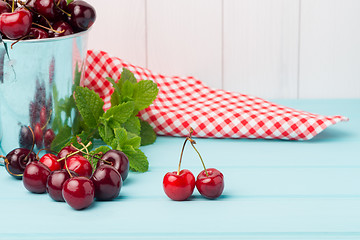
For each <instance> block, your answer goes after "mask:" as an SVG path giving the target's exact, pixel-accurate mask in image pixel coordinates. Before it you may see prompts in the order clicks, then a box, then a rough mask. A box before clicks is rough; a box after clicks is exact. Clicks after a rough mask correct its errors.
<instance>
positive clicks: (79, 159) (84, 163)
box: [63, 155, 92, 177]
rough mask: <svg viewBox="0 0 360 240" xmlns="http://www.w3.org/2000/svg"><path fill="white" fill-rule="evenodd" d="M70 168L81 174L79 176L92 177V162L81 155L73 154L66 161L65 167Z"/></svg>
mask: <svg viewBox="0 0 360 240" xmlns="http://www.w3.org/2000/svg"><path fill="white" fill-rule="evenodd" d="M66 167H67V168H68V169H69V170H72V171H74V172H76V173H77V174H79V176H84V177H90V176H91V174H92V166H91V163H90V162H89V161H88V160H87V159H86V158H84V157H83V156H80V155H73V156H70V157H68V158H67V159H66V163H65V164H64V166H63V168H64V169H65V168H66Z"/></svg>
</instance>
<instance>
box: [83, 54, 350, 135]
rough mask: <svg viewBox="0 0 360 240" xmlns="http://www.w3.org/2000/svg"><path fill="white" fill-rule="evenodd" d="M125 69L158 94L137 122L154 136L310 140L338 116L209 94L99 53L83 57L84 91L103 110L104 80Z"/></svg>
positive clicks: (195, 84) (107, 87)
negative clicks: (152, 84)
mask: <svg viewBox="0 0 360 240" xmlns="http://www.w3.org/2000/svg"><path fill="white" fill-rule="evenodd" d="M123 67H125V68H127V69H129V70H130V71H132V72H133V73H134V74H135V77H136V78H137V79H138V80H139V79H151V80H153V81H155V82H156V83H157V84H158V87H159V89H160V91H159V94H158V97H157V99H156V100H155V101H154V103H153V104H152V105H151V106H150V107H148V108H147V109H145V110H142V111H141V112H140V118H142V119H143V120H145V121H148V122H149V123H150V124H151V126H152V127H153V128H154V130H155V132H156V133H157V134H158V135H170V136H187V135H188V134H189V128H190V127H192V128H193V129H194V136H196V137H214V138H271V139H289V140H307V139H311V138H312V137H314V136H315V135H317V134H318V133H320V132H321V131H323V130H324V129H325V128H326V127H328V126H330V125H332V124H335V123H337V122H340V121H347V120H348V119H347V118H346V117H343V116H332V117H327V116H322V115H317V114H311V113H308V112H304V111H299V110H295V109H292V108H288V107H284V106H280V105H277V104H274V103H271V102H268V101H265V100H263V99H261V98H257V97H253V96H248V95H244V94H240V93H235V92H228V91H224V90H219V89H212V88H209V87H207V86H205V85H204V84H203V83H202V82H201V81H199V80H197V79H195V78H193V77H185V78H182V77H176V76H172V77H169V76H164V75H161V74H157V73H153V72H151V71H150V70H148V69H145V68H141V67H138V66H134V65H131V64H129V63H127V62H125V61H123V60H121V59H119V58H114V57H110V56H109V55H108V54H107V53H105V52H101V51H88V56H87V59H86V70H85V80H84V82H83V84H84V86H87V87H89V88H90V89H94V90H95V92H97V93H98V94H99V95H100V97H101V98H102V99H103V100H104V102H105V105H104V109H105V110H106V109H108V108H109V107H110V106H111V104H110V96H111V94H112V92H113V88H112V87H111V84H110V83H109V82H108V81H107V80H106V79H105V78H106V77H111V78H113V79H115V80H118V79H119V78H120V74H121V71H122V68H123Z"/></svg>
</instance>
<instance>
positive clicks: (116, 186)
mask: <svg viewBox="0 0 360 240" xmlns="http://www.w3.org/2000/svg"><path fill="white" fill-rule="evenodd" d="M91 180H92V182H93V183H94V187H95V197H96V199H97V200H112V199H114V198H117V197H118V196H119V193H120V189H121V186H122V179H121V175H120V173H119V172H118V171H117V170H116V169H115V168H114V167H113V166H110V165H106V164H102V165H101V166H99V167H98V168H96V170H95V172H94V174H93V175H92V177H91Z"/></svg>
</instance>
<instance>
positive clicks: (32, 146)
mask: <svg viewBox="0 0 360 240" xmlns="http://www.w3.org/2000/svg"><path fill="white" fill-rule="evenodd" d="M28 128H29V129H30V132H31V134H32V137H33V142H32V145H31V149H30V151H29V153H28V154H27V155H26V157H25V158H24V159H25V160H27V159H28V157H29V155H30V153H31V152H32V151H33V150H34V146H35V134H34V131H33V130H32V128H31V127H30V126H28Z"/></svg>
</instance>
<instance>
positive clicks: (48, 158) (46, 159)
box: [39, 153, 61, 171]
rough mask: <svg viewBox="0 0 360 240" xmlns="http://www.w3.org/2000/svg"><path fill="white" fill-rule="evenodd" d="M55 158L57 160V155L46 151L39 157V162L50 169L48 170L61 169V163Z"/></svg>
mask: <svg viewBox="0 0 360 240" xmlns="http://www.w3.org/2000/svg"><path fill="white" fill-rule="evenodd" d="M57 160H59V158H58V157H57V156H55V155H54V154H51V153H47V154H45V155H44V156H42V157H41V158H40V160H39V162H41V163H43V164H44V165H45V166H47V167H48V168H49V169H50V171H55V170H60V169H61V163H60V162H58V161H57Z"/></svg>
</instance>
